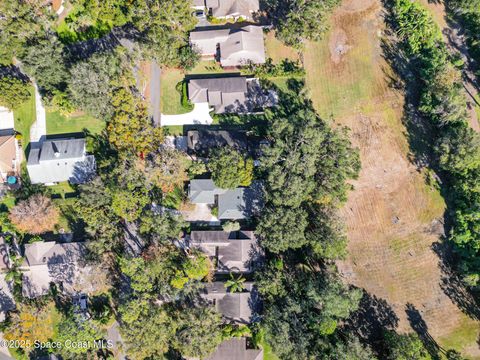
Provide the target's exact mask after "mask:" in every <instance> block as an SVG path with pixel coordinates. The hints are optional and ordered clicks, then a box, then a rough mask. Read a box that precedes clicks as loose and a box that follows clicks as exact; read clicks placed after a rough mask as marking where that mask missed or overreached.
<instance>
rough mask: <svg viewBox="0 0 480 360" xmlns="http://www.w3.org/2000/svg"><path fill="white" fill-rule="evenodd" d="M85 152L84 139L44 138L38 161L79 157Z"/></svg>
mask: <svg viewBox="0 0 480 360" xmlns="http://www.w3.org/2000/svg"><path fill="white" fill-rule="evenodd" d="M84 153H85V139H65V140H45V141H44V142H43V143H42V147H41V151H40V161H47V160H63V159H79V158H82V157H83V155H84Z"/></svg>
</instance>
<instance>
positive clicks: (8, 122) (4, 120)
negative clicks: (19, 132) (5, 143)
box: [0, 106, 15, 130]
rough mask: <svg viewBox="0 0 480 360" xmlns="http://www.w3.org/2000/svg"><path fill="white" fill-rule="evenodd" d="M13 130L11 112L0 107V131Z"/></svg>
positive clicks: (13, 122) (13, 123)
mask: <svg viewBox="0 0 480 360" xmlns="http://www.w3.org/2000/svg"><path fill="white" fill-rule="evenodd" d="M13 128H15V121H14V119H13V112H12V111H10V109H7V108H6V107H3V106H0V130H5V129H13Z"/></svg>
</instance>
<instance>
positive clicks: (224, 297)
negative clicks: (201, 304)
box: [201, 281, 259, 324]
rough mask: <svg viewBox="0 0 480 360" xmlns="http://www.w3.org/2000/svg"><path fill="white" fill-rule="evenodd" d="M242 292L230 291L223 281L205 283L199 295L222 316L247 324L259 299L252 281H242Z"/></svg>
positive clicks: (256, 309) (256, 308) (228, 319)
mask: <svg viewBox="0 0 480 360" xmlns="http://www.w3.org/2000/svg"><path fill="white" fill-rule="evenodd" d="M243 286H244V290H243V292H230V290H229V289H227V288H226V287H225V283H223V282H219V281H215V282H211V283H208V284H206V286H205V288H204V289H203V292H202V293H201V296H202V297H203V298H204V299H205V300H207V302H209V303H210V304H212V305H213V306H214V307H215V310H217V311H218V312H219V313H220V314H222V316H223V318H224V319H225V320H227V321H233V322H235V323H239V324H248V323H250V322H251V321H252V317H253V315H254V314H255V313H256V312H257V311H258V307H259V299H258V294H257V291H256V288H255V285H254V283H253V282H245V283H243Z"/></svg>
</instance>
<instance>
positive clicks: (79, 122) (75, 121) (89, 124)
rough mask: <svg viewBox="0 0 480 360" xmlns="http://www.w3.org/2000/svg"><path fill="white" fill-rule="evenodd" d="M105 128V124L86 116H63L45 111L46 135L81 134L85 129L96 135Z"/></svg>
mask: <svg viewBox="0 0 480 360" xmlns="http://www.w3.org/2000/svg"><path fill="white" fill-rule="evenodd" d="M104 128H105V122H103V121H101V120H98V119H95V118H93V117H92V116H90V115H86V114H78V115H76V114H74V115H71V116H64V115H62V114H60V113H59V112H51V111H47V135H53V134H68V133H76V132H82V131H83V130H84V129H87V130H88V131H89V132H90V133H91V134H98V133H100V132H101V131H102V130H103V129H104Z"/></svg>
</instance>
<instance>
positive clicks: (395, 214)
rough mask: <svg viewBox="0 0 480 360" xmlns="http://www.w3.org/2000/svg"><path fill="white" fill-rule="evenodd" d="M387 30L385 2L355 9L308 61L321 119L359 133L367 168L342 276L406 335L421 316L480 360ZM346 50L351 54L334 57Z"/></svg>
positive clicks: (431, 330) (443, 339) (443, 340)
mask: <svg viewBox="0 0 480 360" xmlns="http://www.w3.org/2000/svg"><path fill="white" fill-rule="evenodd" d="M383 26H384V25H383V20H382V7H381V3H380V0H374V1H364V0H346V1H345V2H344V4H343V5H342V7H341V8H340V9H338V11H336V13H335V14H334V15H333V18H332V24H331V31H330V37H327V38H326V39H325V40H324V41H323V42H322V43H318V44H311V45H310V46H309V47H308V48H307V53H306V54H305V59H306V67H307V85H308V86H309V87H310V91H311V94H312V96H313V102H314V104H315V106H316V107H317V109H318V111H319V112H320V113H322V114H325V108H326V107H328V108H331V109H332V111H331V113H332V114H334V115H335V116H333V117H334V118H335V120H336V122H337V123H338V124H339V125H342V126H347V127H349V128H350V129H351V132H350V135H351V139H352V142H353V143H354V145H355V146H357V147H358V148H359V149H360V156H361V161H362V170H361V173H360V176H359V179H358V180H357V181H355V182H353V186H354V190H353V191H352V192H351V193H350V195H349V199H348V202H347V204H346V206H345V207H344V208H343V209H342V212H341V215H342V216H343V218H344V221H345V224H346V230H347V235H348V239H349V243H348V252H349V255H348V257H347V259H346V260H344V261H342V262H339V263H338V267H339V271H340V273H341V274H342V277H343V278H344V279H345V280H346V281H347V282H349V283H351V284H354V285H355V286H358V287H360V288H364V289H365V290H366V291H367V292H368V293H370V294H372V295H374V296H376V297H378V298H380V299H383V300H385V301H386V302H387V303H388V306H390V307H391V308H392V310H393V311H394V312H395V314H396V316H397V317H398V319H399V320H398V327H397V330H398V331H400V332H412V331H414V328H413V327H412V324H413V325H415V324H414V322H413V321H412V312H415V317H416V318H417V319H418V318H420V320H421V321H422V322H424V324H425V328H426V331H427V332H428V334H429V335H431V336H432V337H433V339H435V340H436V341H437V342H438V343H439V345H440V346H444V347H445V348H446V349H449V348H455V349H457V350H459V351H462V352H463V353H464V354H465V355H467V356H469V357H471V358H480V350H479V346H478V344H477V343H476V339H477V337H478V334H479V327H478V322H476V321H474V320H472V319H470V318H468V317H467V316H466V315H465V314H464V313H463V312H462V311H461V310H460V309H459V308H458V307H457V306H456V305H455V304H454V303H453V302H452V300H451V299H450V298H449V297H448V296H447V295H446V293H445V291H444V288H445V284H444V279H445V276H446V274H445V273H444V272H443V270H442V267H441V259H440V258H439V256H438V254H437V253H436V252H435V251H434V249H435V248H436V247H437V245H438V244H439V243H440V241H441V238H442V234H443V214H444V211H445V204H444V200H443V198H442V197H441V195H440V194H439V192H438V190H437V189H436V188H434V187H433V186H429V185H427V182H426V179H427V178H428V172H427V171H426V170H425V169H418V168H416V167H415V166H414V165H413V164H412V163H411V162H410V161H409V156H408V155H409V144H408V141H407V138H406V135H405V134H406V133H407V129H406V128H405V126H404V125H403V123H402V118H403V105H404V104H403V98H404V95H403V94H402V93H401V92H398V91H394V90H393V89H391V88H389V86H388V82H389V80H388V78H389V76H392V71H391V69H390V68H389V66H388V64H386V63H385V61H384V60H383V58H382V52H381V46H380V42H381V38H380V36H379V34H382V32H383ZM337 44H341V45H343V44H346V45H347V46H350V48H349V49H348V51H347V52H345V53H343V54H341V55H338V54H335V52H334V53H332V50H335V48H336V45H337ZM333 55H336V56H333ZM312 74H313V75H312ZM332 79H333V80H332ZM325 84H327V85H325ZM327 95H328V96H329V98H327V97H326V96H327ZM343 98H345V101H343V100H342V99H343Z"/></svg>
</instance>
